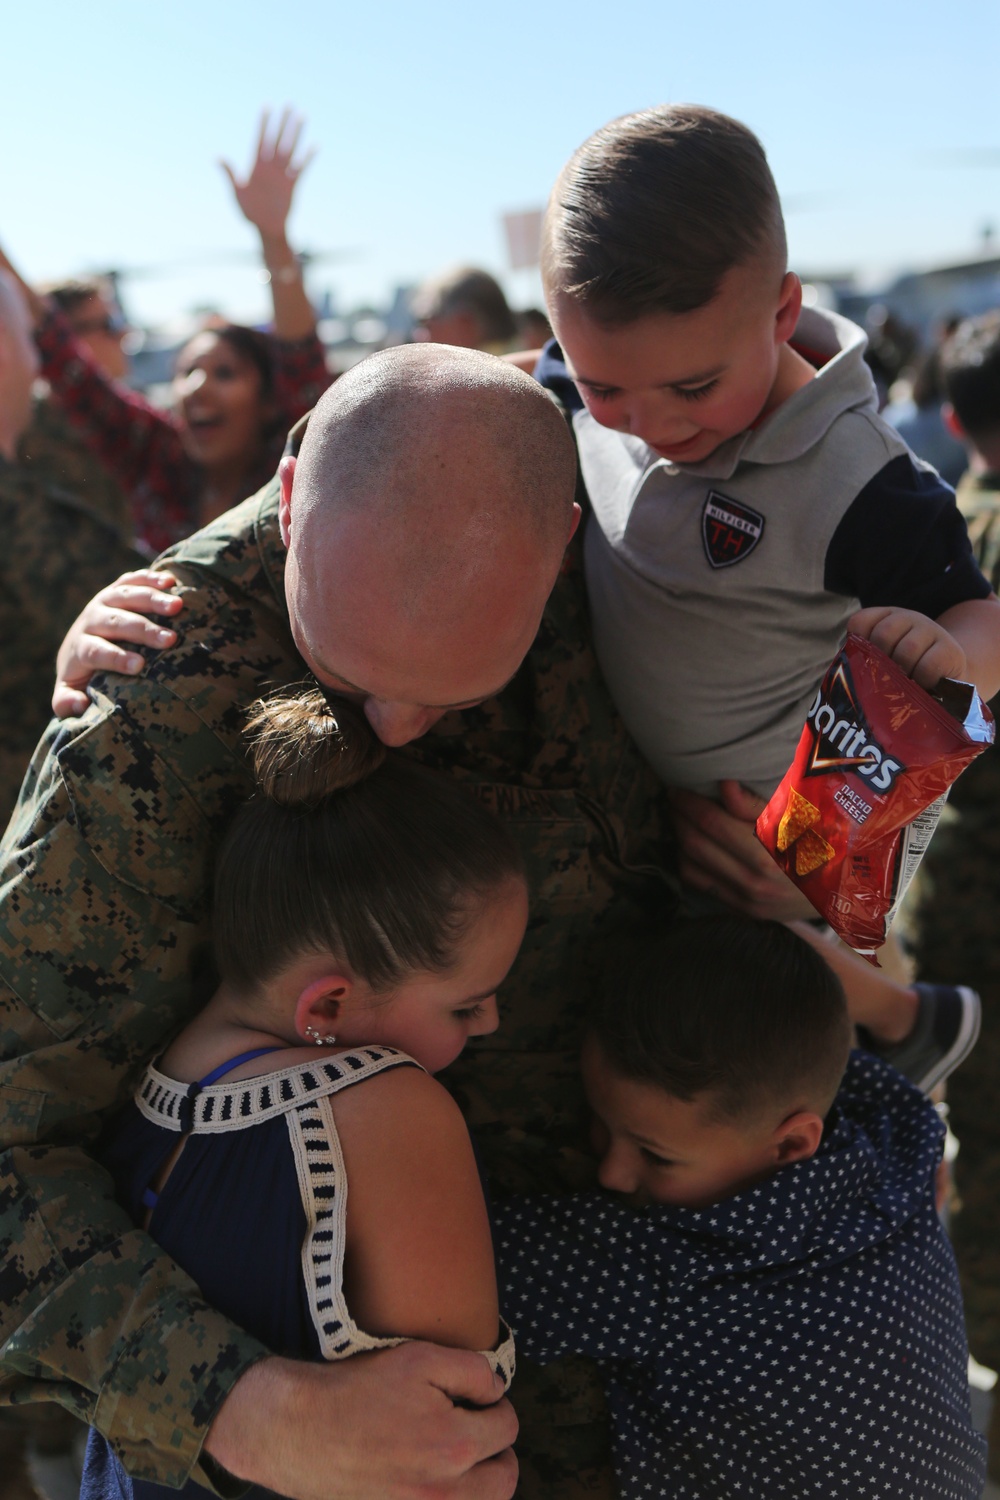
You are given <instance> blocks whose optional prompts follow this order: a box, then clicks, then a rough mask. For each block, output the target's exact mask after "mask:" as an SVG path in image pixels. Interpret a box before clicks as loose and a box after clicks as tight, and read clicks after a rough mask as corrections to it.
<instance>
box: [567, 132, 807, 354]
mask: <svg viewBox="0 0 1000 1500" xmlns="http://www.w3.org/2000/svg"><path fill="white" fill-rule="evenodd" d="M762 257H766V258H768V259H771V260H773V262H774V268H775V273H776V276H778V277H780V276H782V275H783V274H784V272H785V269H786V266H787V249H786V244H785V226H784V221H783V219H782V216H781V203H780V200H779V198H778V190H777V188H776V187H775V185H774V178H773V177H772V176H771V169H770V168H769V166H768V164H767V157H766V156H765V155H764V148H763V147H762V146H761V144H760V141H759V140H758V139H757V137H756V136H755V135H754V134H753V132H752V131H751V130H748V129H747V127H746V126H745V125H741V124H740V122H739V121H738V120H733V119H730V117H729V116H728V115H722V114H719V113H718V112H717V111H716V110H713V109H708V108H706V107H705V106H704V105H700V104H661V105H657V106H655V107H654V108H652V109H643V110H640V111H639V112H638V113H636V114H632V115H622V117H621V118H620V119H618V120H612V121H611V122H610V124H608V125H604V126H602V128H601V129H600V130H597V131H595V132H594V134H593V135H592V136H591V137H590V139H589V140H587V141H584V143H583V145H582V146H581V147H580V148H579V150H578V151H576V152H575V153H574V155H573V156H572V157H571V158H570V160H569V161H568V162H567V164H566V166H565V167H564V168H563V170H562V173H561V174H560V176H559V180H558V181H557V183H556V185H555V187H554V189H553V191H552V197H551V198H550V200H549V206H548V210H547V212H546V215H545V225H544V229H543V234H542V256H541V263H542V279H543V281H544V284H545V290H546V294H547V296H548V298H549V299H550V305H551V299H552V298H553V296H555V295H560V296H564V297H570V298H572V299H573V300H574V301H575V302H578V303H580V304H581V305H582V306H584V307H585V308H586V309H587V312H588V313H589V314H591V315H592V316H593V317H594V318H596V319H597V320H598V322H601V323H605V324H608V325H616V324H617V325H622V324H627V323H631V322H634V321H635V320H636V319H637V318H641V317H644V316H646V315H647V314H649V313H655V312H661V313H672V314H680V313H688V312H694V311H695V310H696V309H697V308H700V307H704V306H706V304H707V303H709V302H711V300H712V298H713V297H714V296H715V295H716V294H717V292H718V290H719V286H720V283H721V282H722V278H723V277H724V276H725V274H726V272H727V271H730V270H732V269H733V267H734V266H744V265H747V264H749V263H751V262H753V261H754V260H756V259H758V258H762Z"/></svg>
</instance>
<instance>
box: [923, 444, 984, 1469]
mask: <svg viewBox="0 0 1000 1500" xmlns="http://www.w3.org/2000/svg"><path fill="white" fill-rule="evenodd" d="M958 500H959V506H960V507H961V510H962V513H963V515H964V516H965V518H966V521H967V523H968V527H969V537H970V539H971V541H972V545H973V548H974V550H975V553H976V560H977V562H978V563H979V566H980V567H981V568H982V570H983V572H984V573H985V575H986V577H987V578H988V579H989V580H990V582H991V583H992V585H993V588H994V589H995V590H998V591H1000V474H986V475H977V476H974V475H972V474H967V475H966V476H965V477H964V478H963V480H962V481H961V483H960V484H959V487H958ZM991 706H992V708H993V712H994V714H996V715H997V717H998V718H1000V699H994V701H993V703H992V705H991ZM918 882H919V884H918V888H917V891H916V893H915V899H914V900H913V902H912V907H911V914H912V927H913V945H914V951H915V956H916V959H917V965H918V977H919V978H921V979H930V980H942V981H945V982H947V983H955V982H956V981H957V980H960V981H961V982H962V983H963V984H970V985H972V986H973V988H975V989H977V990H978V991H979V993H980V995H981V996H982V1001H983V1024H982V1031H981V1032H980V1036H979V1041H978V1042H977V1043H976V1046H975V1048H974V1049H973V1051H972V1052H971V1054H970V1055H969V1058H968V1060H967V1061H966V1062H964V1063H963V1064H962V1066H961V1068H960V1069H959V1071H958V1072H957V1073H956V1074H955V1075H954V1076H953V1077H952V1078H951V1079H950V1080H949V1083H948V1105H949V1110H950V1119H951V1125H952V1129H953V1130H954V1132H955V1135H956V1136H957V1137H958V1140H959V1143H960V1146H961V1149H960V1151H959V1154H958V1158H957V1161H956V1163H955V1181H956V1186H957V1189H958V1195H959V1198H960V1200H961V1209H960V1211H959V1212H958V1213H957V1214H956V1215H955V1217H954V1220H953V1222H952V1226H951V1232H952V1238H953V1242H954V1245H955V1252H956V1255H957V1257H958V1264H959V1271H960V1273H961V1277H962V1292H963V1296H964V1300H965V1315H966V1323H967V1326H968V1333H969V1344H970V1347H971V1349H972V1352H973V1354H974V1355H975V1356H976V1358H977V1359H978V1360H980V1361H981V1362H982V1363H983V1364H985V1365H988V1366H989V1367H990V1368H991V1369H994V1370H997V1369H1000V1114H998V1112H997V1090H998V1087H1000V927H998V913H1000V749H998V747H997V746H995V745H994V746H993V747H992V748H991V749H989V750H987V751H986V752H985V753H984V754H983V755H981V756H979V757H978V759H977V760H975V761H974V762H973V764H972V765H971V766H969V768H968V770H966V771H964V772H963V773H962V775H961V776H960V777H959V779H958V781H957V782H956V783H955V785H954V787H953V788H952V792H951V797H950V799H949V803H948V807H947V808H946V810H945V814H944V816H943V818H942V820H941V822H940V824H939V825H938V829H937V831H936V833H935V835H934V838H933V840H932V841H931V845H930V848H929V849H928V851H927V854H926V856H925V858H924V862H923V865H922V867H921V870H920V872H919V875H918ZM993 1410H994V1422H993V1430H992V1431H991V1433H990V1472H991V1473H993V1474H995V1475H1000V1402H994V1408H993Z"/></svg>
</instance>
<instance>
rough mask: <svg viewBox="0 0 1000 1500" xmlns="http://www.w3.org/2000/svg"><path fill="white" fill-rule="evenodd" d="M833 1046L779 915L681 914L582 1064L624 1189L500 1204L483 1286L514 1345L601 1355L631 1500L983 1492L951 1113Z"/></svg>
mask: <svg viewBox="0 0 1000 1500" xmlns="http://www.w3.org/2000/svg"><path fill="white" fill-rule="evenodd" d="M849 1047H850V1028H849V1024H848V1020H847V1015H846V1009H845V1005H844V998H843V992H842V991H841V989H840V985H839V983H838V981H837V980H836V979H835V977H834V976H833V974H832V973H831V971H830V970H829V969H828V968H827V966H826V964H825V963H823V961H822V959H821V958H820V957H819V956H818V954H817V953H816V952H815V951H814V950H813V949H812V948H811V947H810V946H809V945H808V944H807V943H805V942H804V941H803V940H802V939H800V938H799V937H798V936H797V935H796V934H794V933H793V932H791V931H789V930H788V929H787V928H785V927H782V926H780V925H778V924H775V923H762V922H752V921H749V920H748V919H745V918H742V917H729V916H726V917H707V918H704V919H701V920H699V921H696V922H688V923H686V924H684V925H683V926H681V927H678V928H675V929H673V930H671V931H670V932H668V933H667V934H666V935H665V936H661V937H658V938H656V939H654V940H652V941H650V942H649V943H644V944H642V945H638V946H637V945H635V944H633V945H632V951H631V953H630V957H629V960H628V962H627V964H622V965H620V966H619V968H618V970H617V972H616V973H615V976H614V983H613V984H611V985H607V986H606V987H605V993H604V995H603V997H602V999H601V1000H600V1001H599V1002H598V1005H597V1007H596V1009H595V1012H594V1015H593V1025H592V1029H591V1031H590V1034H589V1036H588V1038H587V1042H586V1045H585V1048H584V1054H583V1072H584V1082H585V1085H586V1089H587V1095H588V1099H589V1101H590V1104H591V1107H592V1109H593V1112H594V1142H595V1146H596V1147H597V1149H598V1152H599V1154H600V1158H601V1160H600V1167H599V1178H600V1181H601V1183H602V1185H603V1187H604V1188H607V1189H611V1190H612V1191H613V1192H614V1194H615V1195H616V1196H610V1195H609V1194H596V1193H595V1194H586V1195H576V1196H573V1197H567V1198H562V1199H547V1200H546V1199H516V1200H511V1201H510V1202H508V1203H506V1204H503V1205H501V1206H500V1209H499V1213H498V1219H499V1224H500V1234H501V1253H500V1279H501V1290H502V1300H503V1304H504V1310H505V1314H506V1316H507V1317H508V1319H509V1320H510V1322H511V1323H512V1325H513V1326H514V1330H515V1335H516V1338H517V1344H518V1348H519V1351H521V1352H522V1353H524V1354H525V1355H527V1356H528V1357H530V1358H531V1359H536V1360H540V1361H543V1362H544V1361H547V1360H552V1359H557V1358H559V1357H560V1356H562V1355H565V1354H573V1353H575V1354H586V1355H591V1356H593V1357H595V1358H596V1359H598V1360H599V1361H600V1362H601V1364H602V1367H603V1371H604V1376H605V1384H606V1389H607V1395H608V1402H609V1406H610V1409H611V1414H612V1423H613V1432H614V1454H615V1467H616V1472H617V1476H618V1481H619V1484H620V1486H621V1492H622V1495H623V1497H625V1500H632V1497H635V1500H638V1497H653V1496H664V1497H667V1496H669V1497H670V1500H693V1497H698V1500H722V1497H729V1496H739V1497H741V1500H743V1497H760V1500H764V1497H766V1500H777V1497H781V1496H787V1497H789V1500H811V1497H815V1500H859V1497H860V1496H876V1495H877V1496H880V1497H881V1496H885V1497H896V1500H917V1497H920V1496H926V1497H928V1500H929V1497H933V1500H977V1497H978V1496H979V1495H980V1493H981V1490H982V1486H983V1482H984V1477H985V1444H984V1442H983V1440H982V1438H981V1437H980V1436H979V1435H978V1434H977V1433H976V1432H975V1431H974V1430H973V1427H972V1423H971V1418H970V1411H969V1397H968V1384H967V1376H966V1371H967V1360H968V1350H967V1345H966V1340H965V1330H964V1325H963V1320H962V1305H961V1295H960V1291H959V1286H958V1278H957V1274H956V1270H955V1263H954V1258H953V1256H952V1252H951V1247H950V1245H949V1244H948V1241H947V1238H946V1237H945V1234H944V1231H943V1229H942V1227H941V1224H940V1221H939V1219H938V1216H937V1213H936V1209H935V1198H934V1185H935V1173H936V1169H937V1165H938V1163H939V1161H940V1158H941V1145H942V1138H943V1134H944V1131H943V1127H942V1125H941V1122H940V1120H939V1119H938V1116H937V1114H936V1112H935V1110H934V1108H933V1106H932V1105H931V1104H930V1103H929V1102H928V1101H927V1099H926V1098H924V1096H923V1095H922V1094H920V1093H919V1092H918V1090H916V1089H915V1088H913V1087H912V1086H911V1085H910V1084H909V1083H907V1082H906V1080H905V1079H904V1078H903V1077H902V1076H901V1075H900V1074H898V1073H896V1072H895V1071H894V1070H893V1069H892V1068H890V1067H889V1066H888V1065H887V1064H885V1063H883V1062H881V1061H880V1060H879V1059H877V1058H874V1057H872V1056H869V1055H868V1054H866V1053H862V1052H853V1053H850V1055H849ZM845 1065H846V1067H845Z"/></svg>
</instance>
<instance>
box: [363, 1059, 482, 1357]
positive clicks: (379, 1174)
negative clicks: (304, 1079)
mask: <svg viewBox="0 0 1000 1500" xmlns="http://www.w3.org/2000/svg"><path fill="white" fill-rule="evenodd" d="M335 1113H336V1119H337V1129H338V1132H339V1134H340V1140H341V1146H342V1148H343V1152H344V1161H345V1166H346V1168H347V1182H348V1200H347V1201H348V1210H347V1255H346V1260H345V1268H344V1290H345V1293H346V1296H347V1305H348V1307H349V1308H350V1310H351V1314H352V1316H353V1318H354V1320H355V1322H356V1323H357V1324H358V1325H359V1327H361V1328H363V1329H364V1330H365V1332H366V1333H378V1334H388V1335H392V1334H402V1335H408V1336H409V1337H411V1338H417V1339H432V1340H433V1341H434V1342H435V1343H438V1344H449V1345H452V1346H453V1347H465V1348H468V1349H491V1348H493V1346H494V1345H495V1343H496V1339H497V1330H498V1326H499V1314H498V1309H497V1289H496V1273H495V1270H494V1266H493V1245H492V1239H491V1236H490V1226H489V1219H488V1217H487V1213H486V1205H485V1203H484V1201H483V1192H482V1187H481V1186H480V1182H479V1173H478V1171H477V1169H476V1162H475V1157H474V1156H473V1152H472V1143H471V1142H470V1140H469V1133H468V1130H467V1129H466V1126H465V1122H464V1120H463V1119H462V1116H461V1113H460V1112H459V1109H458V1106H457V1105H456V1104H455V1101H454V1100H453V1099H452V1098H451V1096H450V1094H448V1093H447V1092H446V1090H445V1089H444V1088H442V1086H441V1085H440V1084H439V1083H437V1082H435V1080H434V1079H433V1078H430V1077H428V1076H427V1075H426V1074H425V1073H419V1072H417V1071H416V1069H412V1068H399V1069H395V1070H394V1071H392V1072H388V1073H383V1074H381V1075H380V1076H379V1077H377V1078H373V1079H370V1080H369V1081H368V1082H367V1083H365V1084H364V1085H363V1086H361V1087H359V1088H356V1089H350V1090H348V1091H346V1092H345V1093H343V1094H342V1095H341V1096H340V1098H339V1099H338V1100H337V1101H336V1105H335Z"/></svg>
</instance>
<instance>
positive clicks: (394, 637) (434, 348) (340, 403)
mask: <svg viewBox="0 0 1000 1500" xmlns="http://www.w3.org/2000/svg"><path fill="white" fill-rule="evenodd" d="M575 473H576V468H575V458H574V454H573V445H572V440H571V438H570V436H569V433H568V431H567V429H566V425H565V422H564V421H563V418H562V417H561V416H560V414H559V412H558V410H557V408H556V407H555V406H554V405H553V403H552V402H551V401H550V400H549V398H548V397H547V396H546V395H545V393H544V392H543V391H542V389H541V387H540V386H538V385H537V384H536V383H535V382H534V381H533V380H531V379H530V377H528V376H526V375H524V374H522V373H521V372H520V371H519V370H517V369H515V368H514V367H513V366H511V365H508V364H505V363H504V362H503V361H501V360H498V359H494V358H493V357H491V356H490V355H486V354H480V353H479V352H477V351H474V350H468V349H459V348H453V347H450V346H445V345H436V344H414V345H408V346H405V347H402V348H397V349H389V350H385V351H383V352H382V353H381V354H375V355H372V356H371V357H370V358H369V359H366V360H364V361H363V362H362V363H361V364H360V365H357V366H355V367H354V369H353V370H351V371H350V372H349V373H348V374H347V375H345V376H343V377H342V378H341V379H340V380H339V381H338V382H337V383H336V385H334V386H333V387H332V389H331V390H330V391H328V392H327V393H326V395H325V396H323V398H322V400H321V401H320V403H319V405H318V406H317V408H316V410H315V411H314V413H313V415H312V416H311V418H310V420H309V427H308V429H307V431H306V434H305V437H304V439H303V443H302V450H301V453H300V455H299V458H298V461H297V465H296V469H295V477H294V483H293V485H292V488H291V494H290V497H286V501H285V505H284V510H283V514H284V518H285V525H286V532H287V535H286V540H287V541H288V544H289V562H288V571H287V575H286V577H287V583H286V588H287V593H288V601H289V608H290V612H291V616H292V623H293V629H294V630H295V632H296V640H297V641H298V644H299V648H300V650H302V652H303V655H304V656H305V657H306V660H307V661H308V662H309V664H310V665H311V666H312V667H313V670H314V671H316V672H317V675H319V676H320V677H321V678H325V679H326V680H328V681H330V682H331V683H339V682H343V681H347V682H348V683H349V684H350V685H351V686H353V687H355V688H356V689H357V690H358V692H359V695H360V696H362V697H364V698H365V699H366V700H368V699H371V700H373V701H374V702H383V703H388V704H390V705H399V704H408V705H410V706H411V707H413V708H415V709H419V710H420V711H421V713H422V716H423V719H427V722H428V723H430V722H433V718H434V717H438V716H439V713H433V714H430V716H428V711H431V710H443V708H444V707H446V706H451V705H455V704H460V703H461V704H464V703H466V702H472V701H477V700H479V699H481V698H483V697H486V696H489V695H490V694H491V693H493V692H495V691H496V690H498V689H499V688H500V687H501V686H502V685H503V683H504V682H505V681H506V680H507V678H509V677H510V676H511V675H512V673H513V671H514V670H516V667H517V666H518V665H519V663H520V661H521V659H522V658H523V656H524V655H525V654H526V652H527V650H528V648H529V646H530V644H531V640H532V638H533V636H534V633H535V630H536V629H537V626H538V621H539V618H540V616H541V611H542V608H543V606H544V602H545V599H546V598H547V596H548V594H549V592H550V590H551V587H552V584H553V583H554V581H555V576H556V572H557V570H558V567H559V563H560V561H561V558H562V554H563V551H564V549H565V546H566V543H567V541H568V540H569V537H570V535H571V532H572V528H573V524H574V514H575V508H574V505H573V490H574V484H575ZM352 664H353V671H354V672H355V673H357V672H359V671H360V672H361V673H362V674H364V677H365V680H364V681H362V680H361V678H360V677H359V676H356V675H352V673H351V671H350V670H349V667H351V666H352ZM369 717H372V720H373V723H375V727H376V729H377V730H378V731H379V732H380V733H381V732H382V730H383V728H385V725H384V724H380V723H379V722H378V721H377V710H376V709H372V708H370V709H369ZM418 719H420V714H417V715H414V714H411V715H410V716H409V720H410V721H411V722H410V727H411V728H412V727H413V725H415V724H417V722H418ZM421 722H422V719H421ZM423 727H427V724H424V725H423ZM415 732H416V733H422V732H423V729H422V728H416V730H415ZM400 733H401V730H400V729H399V727H398V726H397V728H395V729H390V730H389V731H388V734H389V736H390V738H391V739H392V741H393V742H396V741H397V740H398V738H399V734H400ZM412 737H413V736H412V734H410V733H408V732H407V733H406V734H405V738H412Z"/></svg>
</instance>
